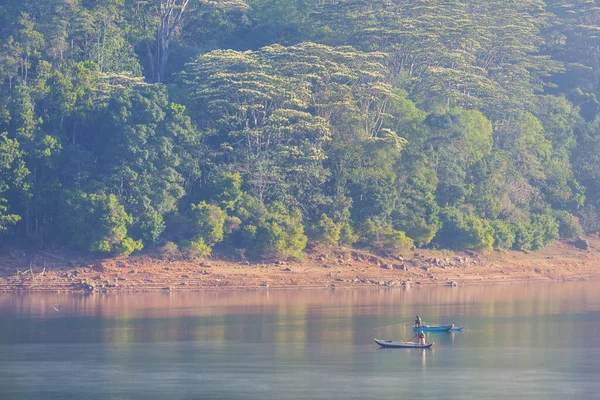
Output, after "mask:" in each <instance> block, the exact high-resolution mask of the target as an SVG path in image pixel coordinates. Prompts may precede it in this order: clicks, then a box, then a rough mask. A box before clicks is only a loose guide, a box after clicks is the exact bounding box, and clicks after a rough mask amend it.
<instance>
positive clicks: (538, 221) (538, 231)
mask: <svg viewBox="0 0 600 400" xmlns="http://www.w3.org/2000/svg"><path fill="white" fill-rule="evenodd" d="M531 227H532V229H533V241H532V243H531V248H532V250H539V249H541V248H542V247H544V246H547V245H549V244H551V243H552V242H554V241H555V240H557V239H558V238H559V234H558V222H556V219H554V216H553V215H552V214H551V213H550V212H545V213H543V214H538V215H534V216H533V218H532V220H531Z"/></svg>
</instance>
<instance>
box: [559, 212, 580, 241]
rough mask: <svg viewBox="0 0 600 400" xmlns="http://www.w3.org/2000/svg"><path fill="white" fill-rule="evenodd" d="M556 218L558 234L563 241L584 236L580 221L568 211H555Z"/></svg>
mask: <svg viewBox="0 0 600 400" xmlns="http://www.w3.org/2000/svg"><path fill="white" fill-rule="evenodd" d="M554 217H555V218H556V222H558V234H559V236H560V238H561V239H571V238H575V237H578V236H581V235H583V228H582V227H581V225H580V224H579V220H578V219H577V218H576V217H575V216H574V215H572V214H570V213H569V212H568V211H564V210H561V211H555V212H554Z"/></svg>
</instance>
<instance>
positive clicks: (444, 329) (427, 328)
mask: <svg viewBox="0 0 600 400" xmlns="http://www.w3.org/2000/svg"><path fill="white" fill-rule="evenodd" d="M412 328H413V330H415V331H422V332H448V331H449V330H450V329H452V328H454V324H452V325H439V326H430V325H423V326H420V327H418V328H417V327H415V326H413V327H412Z"/></svg>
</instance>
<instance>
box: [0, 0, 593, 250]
mask: <svg viewBox="0 0 600 400" xmlns="http://www.w3.org/2000/svg"><path fill="white" fill-rule="evenodd" d="M597 3H598V2H597V1H596V0H594V1H586V2H581V1H580V2H572V1H567V0H544V1H540V0H522V1H518V2H514V1H513V2H507V1H506V0H471V1H469V2H464V1H455V0H451V1H438V0H420V1H416V2H415V1H412V0H394V1H388V0H372V1H369V2H365V1H364V0H335V1H313V0H310V1H292V0H264V1H263V0H261V1H258V0H247V1H243V0H242V1H237V0H235V1H229V0H216V1H187V0H172V1H171V0H169V1H166V0H153V1H147V2H140V1H137V0H107V1H95V2H94V1H73V0H40V1H20V2H19V1H15V0H6V1H4V2H0V133H1V134H0V231H1V232H2V239H3V242H10V241H29V242H31V243H34V244H35V243H44V244H49V245H51V244H54V243H63V244H65V245H68V246H72V247H76V248H79V249H82V250H88V251H98V252H102V253H106V254H129V253H131V252H132V251H137V250H139V249H141V245H142V243H143V245H144V246H145V247H146V248H151V247H154V246H157V245H158V244H159V243H164V242H165V241H167V240H170V241H174V242H176V243H179V244H181V247H182V249H183V248H185V249H187V250H186V251H188V253H189V254H190V255H191V254H195V256H199V257H205V256H207V255H208V254H210V252H211V250H212V248H213V247H214V246H221V247H222V249H223V250H224V251H231V250H232V249H246V250H247V252H248V255H253V256H257V257H262V256H276V257H287V256H291V257H297V258H301V257H302V254H303V253H302V251H303V249H304V246H305V245H306V235H305V233H304V230H305V229H306V230H307V231H308V232H309V233H310V234H311V238H314V239H316V240H318V241H323V242H326V243H329V244H331V245H336V244H344V245H352V244H353V243H355V242H356V241H357V240H358V236H360V244H362V245H364V246H370V247H372V248H373V249H376V250H377V251H381V252H387V253H402V252H405V251H406V250H407V249H408V248H410V247H412V246H413V242H414V245H416V246H419V247H423V246H434V247H445V248H453V249H477V250H489V249H491V248H492V247H496V248H511V247H512V248H515V249H523V250H525V249H538V248H541V247H543V246H545V245H547V244H549V243H551V242H552V241H553V240H556V238H557V237H558V235H560V236H561V237H563V238H567V237H573V236H577V235H579V234H581V229H583V230H584V231H585V232H587V233H597V232H600V216H599V215H600V213H599V212H598V211H597V210H598V209H599V208H600V100H599V98H598V94H599V93H600V63H598V62H597V60H598V59H600V50H599V49H600V39H599V35H598V29H597V26H599V25H600V12H598V4H597ZM595 60H596V61H595ZM157 82H162V83H157ZM544 210H545V211H544ZM549 210H553V211H549ZM334 221H335V222H334ZM579 225H581V227H580V226H579ZM352 226H354V227H360V229H358V233H359V235H356V234H355V233H354V232H353V230H352ZM411 240H412V241H411Z"/></svg>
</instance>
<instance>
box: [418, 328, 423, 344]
mask: <svg viewBox="0 0 600 400" xmlns="http://www.w3.org/2000/svg"><path fill="white" fill-rule="evenodd" d="M418 336H419V344H420V345H425V332H423V331H419V334H418Z"/></svg>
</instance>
